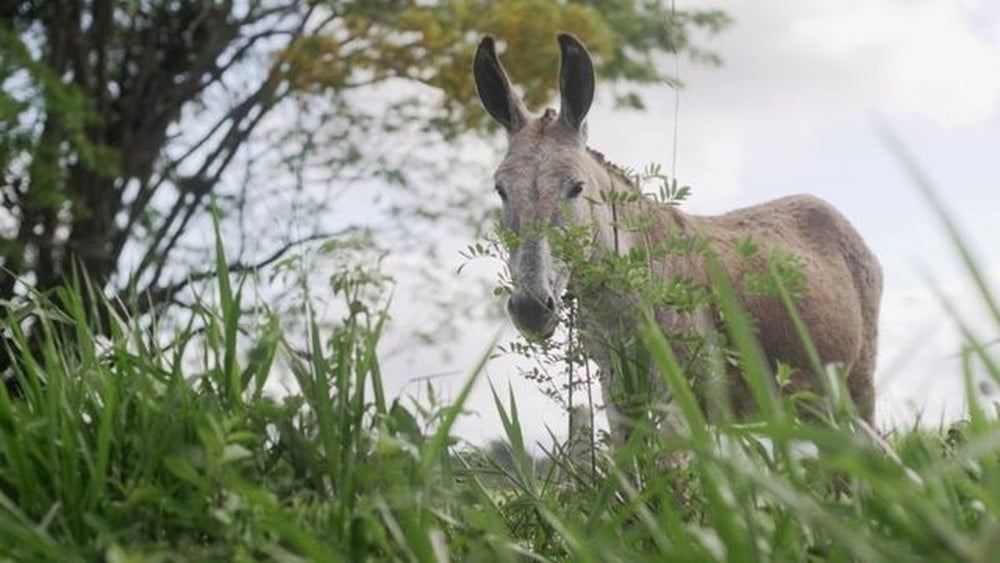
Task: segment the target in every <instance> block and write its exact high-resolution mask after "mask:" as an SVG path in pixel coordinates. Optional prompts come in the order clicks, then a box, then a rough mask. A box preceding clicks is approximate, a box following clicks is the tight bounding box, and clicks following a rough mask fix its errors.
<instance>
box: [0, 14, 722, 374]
mask: <svg viewBox="0 0 1000 563" xmlns="http://www.w3.org/2000/svg"><path fill="white" fill-rule="evenodd" d="M725 23H726V18H725V16H724V15H723V14H721V13H718V12H684V11H681V12H677V13H671V11H670V10H669V9H667V8H665V7H663V6H662V5H661V4H660V3H657V2H634V1H630V0H592V1H581V2H565V3H563V2H560V3H556V2H550V1H547V0H545V1H542V0H516V1H505V2H500V1H485V0H484V1H475V2H468V1H455V0H441V1H439V2H434V3H428V2H418V1H417V0H369V1H346V0H326V1H295V0H246V1H243V2H235V1H232V0H229V1H221V2H220V1H215V2H210V1H195V0H169V1H168V0H23V1H19V2H18V1H15V2H5V3H3V4H0V54H2V58H0V83H2V84H3V91H2V94H0V199H2V201H3V207H2V209H0V303H4V304H6V305H7V306H8V307H15V306H16V305H17V304H18V303H19V302H20V300H22V299H23V296H24V294H25V292H26V291H27V289H28V288H33V289H35V290H38V291H48V290H50V289H52V288H54V287H58V286H59V285H60V284H62V283H64V282H65V280H66V279H67V276H68V275H70V274H71V273H72V272H73V270H74V268H80V269H82V270H84V271H86V272H87V274H88V276H89V277H90V279H91V280H93V281H94V283H95V284H96V285H97V286H98V287H100V288H102V289H103V290H105V291H108V292H113V293H116V294H117V295H118V296H121V297H125V298H126V300H130V301H133V300H135V299H140V301H139V303H140V308H148V307H154V306H160V305H163V304H166V303H169V302H170V301H171V299H172V298H173V297H174V296H175V295H176V294H177V293H178V292H179V291H180V290H181V289H182V288H183V287H185V285H187V284H188V283H190V282H191V281H192V280H197V279H199V277H200V276H201V275H202V273H201V272H200V271H199V270H198V268H197V266H186V265H185V261H184V257H185V256H190V255H191V254H190V252H189V250H190V249H188V248H186V246H185V244H184V241H185V237H186V236H188V235H189V234H190V231H191V225H193V224H195V223H197V222H198V221H203V220H204V218H205V217H206V216H207V215H208V213H209V208H210V207H211V204H212V202H213V201H214V202H215V204H216V205H217V206H218V208H219V209H220V210H221V213H222V214H223V216H224V217H225V216H227V214H235V213H236V212H237V211H238V210H240V209H242V208H243V206H245V205H247V203H248V202H249V201H251V200H253V199H257V200H258V201H259V200H260V199H262V197H263V194H262V193H261V192H259V191H258V192H255V191H253V190H252V189H251V186H252V182H248V181H245V179H237V175H236V172H235V171H234V163H235V162H238V161H239V160H240V155H241V151H242V152H243V153H247V154H243V157H242V158H243V159H244V160H251V159H253V158H255V155H254V154H249V151H250V148H251V147H254V141H255V140H257V141H258V146H257V147H256V150H266V149H268V148H270V149H272V150H275V151H285V152H286V153H287V154H289V155H295V158H289V159H288V161H289V162H290V166H292V167H295V166H298V167H305V166H307V165H309V164H310V161H309V160H308V159H307V158H306V156H303V155H311V156H312V157H317V158H318V162H322V163H324V165H330V164H331V163H332V164H333V166H330V167H329V168H330V169H331V170H333V171H334V172H333V174H334V176H336V174H338V173H343V174H347V172H346V171H348V170H350V169H351V167H352V166H354V165H356V164H357V162H358V161H359V160H360V159H362V158H364V156H365V149H366V147H365V139H366V134H357V133H356V131H358V130H365V128H366V127H373V126H375V125H377V124H376V123H375V122H374V121H372V120H369V119H365V111H364V109H363V108H361V107H359V106H358V105H357V104H355V103H353V102H352V101H351V97H350V96H349V95H348V94H349V93H350V92H354V91H360V90H364V89H367V88H371V87H373V86H374V85H379V84H386V83H389V82H391V81H400V80H401V81H404V82H407V83H414V84H422V85H424V86H426V87H430V88H432V89H433V90H434V91H436V92H438V93H440V95H439V97H438V99H439V105H438V106H437V107H435V108H432V111H430V112H429V113H426V114H423V115H421V116H420V118H421V119H426V123H427V130H428V132H434V133H436V134H437V135H439V136H440V137H442V138H450V137H454V136H456V135H459V134H461V133H462V132H463V131H466V130H472V131H482V130H484V129H485V128H486V127H487V126H488V125H487V124H486V120H484V119H483V114H482V112H481V111H480V110H479V108H478V107H477V106H476V104H475V102H474V101H473V100H474V96H473V95H472V94H473V86H472V81H471V79H470V76H469V71H468V69H469V65H470V63H469V61H470V59H471V54H472V50H473V48H474V45H475V42H476V41H477V39H478V38H479V37H480V36H481V35H482V34H484V33H494V34H496V35H497V36H498V37H501V38H504V39H506V41H507V42H509V43H515V42H516V43H518V48H517V49H513V50H511V57H512V58H511V59H510V60H508V61H507V64H508V66H509V67H510V68H512V69H514V72H515V74H516V75H517V78H518V80H519V82H520V83H522V84H524V85H525V86H526V97H527V100H528V101H529V102H538V101H540V100H543V99H545V98H546V97H547V96H548V95H549V94H550V92H551V87H552V85H551V84H549V83H548V80H549V75H550V72H549V71H550V68H549V67H550V65H551V64H552V63H551V61H552V60H554V56H555V42H554V40H553V36H554V32H555V31H556V30H569V31H573V32H576V33H579V34H580V35H581V36H583V37H586V38H587V42H588V44H589V45H590V46H591V48H592V49H593V50H594V52H595V54H596V55H597V56H598V59H599V61H600V66H599V69H598V71H599V72H600V73H601V75H602V76H603V77H604V78H605V79H610V80H613V81H622V82H649V81H653V80H658V79H661V78H663V77H661V76H660V75H659V74H658V73H657V72H656V71H655V65H654V64H653V63H654V61H655V57H657V56H658V55H661V54H664V53H670V52H682V53H686V54H688V55H690V56H692V57H694V58H696V59H699V60H703V61H712V60H713V58H712V56H711V55H709V54H706V53H704V52H703V51H701V50H700V49H698V48H697V47H695V46H694V45H692V43H691V41H690V38H689V32H690V30H692V29H693V28H704V29H707V30H710V31H716V30H718V29H720V28H721V27H722V26H723V25H724V24H725ZM622 99H623V100H624V101H626V102H629V103H633V104H635V103H638V102H639V100H638V98H636V97H635V96H634V95H632V96H629V95H625V96H623V98H622ZM311 105H317V106H321V107H324V108H326V111H325V112H310V111H308V110H302V115H306V114H308V119H302V120H301V121H300V123H299V124H298V125H297V126H296V127H294V128H291V129H290V130H292V131H293V132H294V133H295V134H294V135H284V136H281V137H279V138H278V139H277V140H275V138H274V137H273V136H271V137H266V138H265V137H264V136H263V133H262V129H263V127H264V125H263V124H266V123H268V119H269V118H271V117H272V116H274V115H275V114H280V113H281V112H282V111H292V112H294V111H296V110H295V108H296V107H298V108H309V107H310V106H311ZM408 107H410V108H412V106H410V105H407V104H406V103H404V102H401V103H399V104H396V105H395V106H394V110H395V111H398V112H400V115H401V116H403V118H412V117H413V114H412V113H410V114H407V113H405V108H408ZM407 116H409V117H407ZM351 130H353V131H355V134H353V135H351V134H347V131H351ZM321 131H325V132H326V134H327V135H329V136H330V137H332V138H334V139H335V140H336V141H337V144H334V145H326V146H324V147H323V148H319V147H318V146H317V143H316V137H315V135H317V134H318V133H319V132H321ZM324 153H332V155H330V154H324ZM313 164H315V162H313ZM333 181H336V178H333ZM319 234H321V233H315V232H314V233H308V234H307V235H306V236H303V237H301V238H300V239H297V240H281V241H276V242H275V243H274V244H273V246H272V247H271V248H263V249H260V248H258V253H257V255H256V256H254V257H250V258H245V259H243V260H239V261H237V262H236V263H234V264H232V268H234V269H240V268H249V267H252V266H253V265H254V264H255V262H254V260H253V259H251V258H257V259H258V261H257V263H259V262H260V261H261V260H264V261H266V260H273V259H274V258H276V257H277V256H280V254H281V253H282V252H283V251H284V250H286V249H287V248H289V247H290V246H292V245H293V244H295V243H296V242H301V241H302V240H312V239H314V238H316V237H317V236H319ZM261 257H265V258H261ZM5 348H6V347H2V346H0V350H4V349H5ZM9 362H10V360H9V358H6V354H5V353H3V352H0V373H2V371H3V369H5V368H6V367H8V365H9Z"/></svg>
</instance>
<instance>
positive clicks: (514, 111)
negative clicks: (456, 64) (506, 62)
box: [472, 35, 528, 133]
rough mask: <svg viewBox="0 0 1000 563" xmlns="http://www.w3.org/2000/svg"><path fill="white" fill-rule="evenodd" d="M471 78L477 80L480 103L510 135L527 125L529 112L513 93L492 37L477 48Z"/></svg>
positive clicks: (486, 38)
mask: <svg viewBox="0 0 1000 563" xmlns="http://www.w3.org/2000/svg"><path fill="white" fill-rule="evenodd" d="M472 74H473V76H474V77H475V79H476V91H477V92H478V93H479V99H480V100H481V101H482V102H483V107H485V108H486V111H487V113H489V114H490V115H491V116H492V117H493V119H495V120H497V122H499V123H500V125H503V126H504V129H506V130H507V132H508V133H516V132H517V131H518V130H520V129H521V128H522V127H524V124H525V123H527V121H528V117H527V116H528V112H527V111H526V110H525V109H524V104H522V103H521V100H520V98H518V97H517V96H516V95H515V94H514V91H513V90H512V89H511V87H510V79H509V78H508V77H507V72H506V71H505V70H504V69H503V65H502V64H500V59H498V58H497V52H496V45H495V44H494V41H493V38H492V37H490V36H489V35H487V36H486V37H483V40H482V41H480V42H479V47H478V48H476V57H475V59H474V60H473V62H472Z"/></svg>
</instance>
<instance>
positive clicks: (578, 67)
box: [559, 33, 594, 133]
mask: <svg viewBox="0 0 1000 563" xmlns="http://www.w3.org/2000/svg"><path fill="white" fill-rule="evenodd" d="M559 50H560V51H561V52H562V62H561V63H560V66H559V95H560V97H561V100H562V102H561V104H562V105H561V107H560V108H559V118H560V119H561V120H562V121H563V122H565V123H566V124H567V125H569V126H570V127H571V128H572V129H573V130H574V131H577V132H581V133H582V132H583V121H584V119H586V117H587V112H588V111H589V110H590V104H591V102H593V101H594V63H593V61H591V59H590V53H588V52H587V48H586V47H584V46H583V43H580V40H579V39H577V38H576V37H573V36H572V35H570V34H568V33H560V34H559Z"/></svg>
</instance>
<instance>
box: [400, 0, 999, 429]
mask: <svg viewBox="0 0 1000 563" xmlns="http://www.w3.org/2000/svg"><path fill="white" fill-rule="evenodd" d="M689 4H690V5H692V6H697V7H705V6H707V5H709V4H713V5H715V6H717V7H719V8H721V9H723V10H725V11H727V12H728V13H729V14H730V15H731V16H732V17H733V19H734V20H735V23H734V24H733V25H732V26H731V27H730V28H729V29H728V30H727V31H726V32H724V33H723V34H721V35H719V36H718V37H715V38H710V39H705V40H703V44H704V45H705V46H706V47H708V48H711V49H713V50H715V51H717V52H718V53H719V54H720V55H721V56H722V58H723V59H724V65H723V66H722V67H721V68H705V67H699V66H695V65H693V64H691V63H689V62H687V61H680V62H679V71H680V78H681V80H682V81H683V82H684V83H685V88H684V89H683V90H682V91H681V93H680V100H679V112H678V114H677V116H678V120H677V133H678V146H677V160H676V171H677V175H678V177H679V179H680V181H682V182H684V183H687V184H690V185H691V186H692V187H693V188H694V196H693V198H692V199H691V200H690V201H689V202H688V203H687V204H685V209H686V210H688V211H691V212H695V213H702V214H714V213H721V212H724V211H727V210H729V209H732V208H734V207H738V206H742V205H748V204H752V203H757V202H760V201H764V200H767V199H771V198H775V197H779V196H782V195H788V194H793V193H804V192H805V193H811V194H815V195H818V196H820V197H822V198H824V199H827V200H828V201H830V202H832V203H833V204H834V205H836V206H837V207H838V208H840V210H841V211H842V212H843V213H844V214H845V215H846V216H847V217H848V218H849V219H850V220H851V222H852V223H853V224H854V225H855V227H857V229H858V230H859V231H860V232H861V234H862V235H863V236H864V237H865V239H866V240H867V241H868V243H869V245H870V246H871V247H872V249H873V250H874V251H875V253H876V254H877V255H878V256H879V258H880V260H881V262H882V265H883V268H884V271H885V283H886V286H885V295H884V301H883V308H882V319H881V325H880V329H881V340H880V358H879V367H878V373H877V389H878V391H877V393H878V404H877V410H878V421H879V425H880V426H881V427H883V428H889V427H892V426H893V425H900V424H908V423H909V422H910V421H912V420H913V417H914V414H915V413H917V412H922V413H923V416H924V418H925V421H928V422H934V423H936V422H937V421H938V420H940V419H942V417H944V418H950V417H955V416H958V415H959V414H960V412H961V401H962V398H961V379H960V377H959V375H958V374H959V371H958V362H957V359H956V358H955V356H954V353H955V352H956V350H957V340H956V338H955V337H954V330H953V329H952V326H951V323H950V322H949V321H948V320H947V319H946V318H945V316H944V315H943V313H942V312H941V309H940V307H939V306H938V305H937V300H936V299H935V298H934V296H933V293H932V292H931V291H930V287H929V283H928V281H927V276H928V275H930V276H932V277H933V279H935V280H936V282H937V283H938V284H939V285H940V286H941V287H942V288H944V289H945V290H946V291H947V292H948V293H949V295H951V296H952V297H953V298H954V299H955V300H957V301H958V302H959V303H960V305H961V306H962V307H963V308H964V310H965V311H966V312H967V314H968V315H969V316H970V317H972V319H973V321H974V322H976V323H978V324H979V326H982V327H984V331H985V332H984V334H985V336H986V337H988V338H996V337H997V336H998V335H997V334H996V328H997V327H995V326H994V327H993V328H992V332H990V330H989V325H988V324H987V323H985V322H984V315H981V314H980V313H978V312H977V311H978V309H980V308H981V307H980V306H979V305H977V303H976V299H975V297H974V294H973V293H972V291H971V289H970V288H969V285H968V284H967V283H966V282H965V279H966V278H965V276H964V274H963V272H962V270H961V269H960V267H959V263H958V261H957V260H956V259H955V258H954V253H953V252H952V251H951V249H950V247H949V246H948V244H947V242H946V240H945V238H944V236H943V230H942V229H941V228H940V226H939V225H938V223H937V222H936V221H935V219H934V218H933V216H932V215H931V214H930V213H929V212H928V210H927V206H926V205H925V203H924V202H923V200H922V199H921V197H920V196H919V193H918V192H917V190H916V189H915V188H914V187H913V185H912V184H911V183H910V182H909V180H908V179H907V178H906V176H905V175H904V174H903V173H902V171H901V168H900V166H899V164H898V162H897V161H896V159H895V158H894V156H893V155H892V154H891V153H890V151H889V150H887V148H886V145H885V143H884V142H883V140H882V138H881V137H880V134H879V130H878V123H880V122H881V123H885V124H887V125H888V126H889V127H890V128H891V129H892V130H893V131H895V133H896V134H897V135H898V136H899V137H900V138H901V139H902V140H903V142H904V143H905V144H906V145H907V146H909V147H910V149H911V150H912V153H913V156H914V157H915V158H916V160H917V161H918V162H919V163H920V165H921V166H922V167H923V169H924V171H925V172H926V173H927V175H928V176H929V178H930V179H931V180H932V181H933V182H934V184H935V185H936V186H937V187H938V190H939V192H940V194H941V195H942V196H943V197H944V199H945V200H946V202H947V204H948V206H949V209H950V210H951V212H952V213H953V216H954V218H955V219H956V220H957V221H958V223H959V224H960V226H961V228H962V230H963V233H964V234H965V235H966V236H967V237H968V238H969V239H970V240H971V241H973V243H974V244H973V246H974V250H976V252H977V255H978V257H979V259H980V263H981V265H982V266H983V267H984V268H985V269H987V270H988V271H989V272H990V273H991V275H992V276H993V277H992V279H993V282H994V285H995V286H996V285H1000V284H998V283H997V281H998V280H1000V245H998V244H996V242H997V240H998V238H1000V237H998V236H997V235H998V234H1000V225H998V222H1000V172H998V165H1000V2H990V1H974V0H968V1H961V0H956V1H951V2H949V1H939V0H905V1H904V0H865V1H850V0H842V1H839V2H829V1H825V0H772V1H769V2H766V3H765V2H753V3H751V2H713V3H709V2H703V1H699V2H678V7H679V8H680V7H683V6H685V5H689ZM553 31H554V32H555V31H556V30H553ZM581 39H583V40H584V42H586V38H585V37H584V38H581ZM672 65H673V62H672V61H671V62H670V63H669V66H672ZM669 66H668V68H667V69H665V70H667V71H672V69H671V68H669ZM554 79H555V77H554V76H553V80H554ZM647 93H648V94H647V97H646V99H647V101H648V102H649V111H648V112H644V113H639V112H619V111H615V110H613V109H612V108H610V103H609V101H610V98H611V96H609V95H607V93H605V94H604V95H602V89H601V83H600V77H598V98H597V101H596V103H595V108H594V109H593V110H592V112H591V114H590V117H589V127H590V144H591V146H593V147H594V148H596V149H598V150H600V151H602V152H604V153H605V154H607V155H608V157H609V158H611V159H612V160H613V161H615V162H618V163H620V164H623V165H626V166H631V167H634V168H640V167H642V166H644V165H646V164H648V163H651V162H659V163H662V164H663V165H665V166H666V167H667V169H668V170H669V168H670V166H671V165H672V161H671V158H670V155H671V154H672V142H671V141H672V137H673V127H674V118H675V114H674V102H675V99H674V92H673V90H671V89H669V88H667V87H666V86H663V87H660V88H653V89H649V90H647ZM533 109H537V108H533ZM500 156H501V155H500V154H493V155H490V156H487V157H486V158H487V159H488V160H489V161H488V162H485V163H484V164H485V165H488V166H493V165H495V164H496V163H497V162H499V159H500ZM482 183H483V186H484V189H487V190H488V189H489V186H490V182H489V176H488V171H487V172H486V173H484V176H483V178H482ZM468 242H469V241H468V240H459V239H456V240H443V241H442V248H443V252H444V253H445V255H447V253H448V252H454V253H457V251H458V249H461V248H462V247H464V246H465V245H466V244H468ZM454 262H455V263H456V264H457V263H459V262H460V260H459V259H457V258H456V260H455V261H454ZM485 267H486V268H487V270H489V268H490V267H489V266H485ZM481 274H482V272H481ZM463 275H469V274H468V273H465V274H463ZM485 275H491V272H489V271H487V272H486V273H485ZM401 283H404V282H403V281H401ZM455 283H456V284H462V283H467V282H463V280H462V279H460V277H457V278H456V279H455ZM442 291H444V289H442ZM487 298H488V297H487V296H484V299H487ZM420 314H421V313H420V311H419V309H416V308H413V307H411V306H409V305H408V304H406V303H404V304H399V303H398V302H397V304H396V309H395V310H394V315H395V317H396V319H397V321H398V322H399V323H400V326H403V325H406V323H408V322H410V323H412V322H414V319H415V317H418V316H419V315H420ZM505 324H509V323H501V322H497V323H494V324H487V323H479V324H477V325H475V326H470V327H468V330H467V331H466V333H465V334H466V336H465V338H462V339H460V340H459V341H456V342H454V343H453V345H454V350H453V359H452V361H451V362H450V363H448V364H447V365H444V366H442V362H441V360H440V358H438V357H436V356H434V357H433V358H431V357H430V356H428V355H427V354H426V353H425V352H422V351H419V350H416V351H414V352H412V353H403V354H397V355H395V356H393V358H392V359H390V360H389V362H388V365H387V366H386V368H385V373H386V374H388V375H387V377H388V378H390V379H389V381H387V385H388V386H389V388H390V389H391V390H393V391H395V392H400V391H402V392H405V393H411V394H414V395H420V393H419V385H417V384H414V383H413V381H414V380H415V378H419V377H421V376H431V375H435V374H440V373H451V375H446V376H443V377H440V378H438V379H436V380H435V381H436V382H437V383H438V385H439V387H440V388H441V389H442V390H443V394H444V395H445V396H446V397H447V396H449V393H451V394H453V393H456V392H457V390H458V388H459V386H460V383H461V381H462V379H463V378H464V377H465V375H466V374H467V372H468V369H469V368H470V367H471V366H472V365H473V364H474V362H475V360H476V359H477V357H478V356H479V355H480V354H481V353H482V352H483V351H484V350H485V347H486V345H487V344H488V342H489V340H490V337H491V336H492V335H493V334H495V333H496V332H497V331H498V330H501V329H502V328H503V325H505ZM507 333H508V336H509V335H510V334H511V332H510V330H509V328H508V329H507ZM511 371H512V370H511V368H510V365H509V364H507V363H503V362H499V363H496V364H493V365H491V366H490V367H489V368H488V370H487V373H486V375H488V377H489V379H490V380H491V381H492V382H493V383H494V385H496V386H497V387H498V388H500V389H502V390H504V392H505V391H506V386H507V384H508V382H510V384H511V385H513V386H514V387H515V389H516V392H517V397H518V401H519V407H520V409H521V414H522V423H523V424H524V426H525V427H526V433H527V434H528V436H529V437H530V439H532V440H540V441H543V442H547V439H546V438H545V436H546V431H545V428H544V425H546V424H547V425H549V426H551V427H552V429H553V430H554V431H556V432H563V431H564V426H565V422H564V418H563V417H562V415H561V413H560V412H559V409H558V407H557V406H556V405H555V404H554V403H552V402H550V401H549V400H548V399H546V398H544V397H543V396H542V395H541V394H540V393H539V392H538V391H537V390H536V389H535V387H534V386H533V384H531V383H530V382H526V381H524V380H523V379H521V378H518V377H516V376H514V375H513V374H512V373H510V372H511ZM468 406H469V408H470V409H471V410H472V411H474V414H470V415H469V416H466V417H464V418H463V419H462V420H461V421H460V423H459V427H458V430H459V433H460V434H461V435H462V436H463V437H465V438H467V439H470V440H472V441H475V442H481V441H483V440H485V439H488V438H490V437H493V436H496V435H498V434H500V429H499V428H500V427H499V423H498V419H497V417H496V415H495V412H494V407H493V406H492V399H491V397H490V393H489V386H488V385H487V384H486V380H485V379H483V380H482V381H481V382H480V385H478V387H477V389H476V391H475V393H474V394H473V397H472V399H471V400H470V403H469V405H468Z"/></svg>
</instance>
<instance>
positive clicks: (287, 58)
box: [275, 35, 350, 93]
mask: <svg viewBox="0 0 1000 563" xmlns="http://www.w3.org/2000/svg"><path fill="white" fill-rule="evenodd" d="M275 70H276V72H277V73H278V74H279V76H280V77H281V78H282V79H284V80H286V81H287V82H288V84H289V87H290V88H292V89H293V90H298V91H300V92H311V93H317V92H319V91H321V90H323V89H325V88H336V87H337V86H338V85H341V84H342V83H343V82H344V80H345V79H346V78H347V76H348V75H349V73H350V69H349V68H348V66H347V65H346V64H345V60H344V57H343V56H342V53H341V43H340V42H339V41H337V40H336V39H334V38H333V37H330V36H323V35H314V36H310V37H299V38H296V39H295V40H294V41H292V43H291V44H290V45H289V46H288V47H287V48H286V49H285V50H284V51H282V52H280V53H279V54H278V60H277V64H276V66H275Z"/></svg>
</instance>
